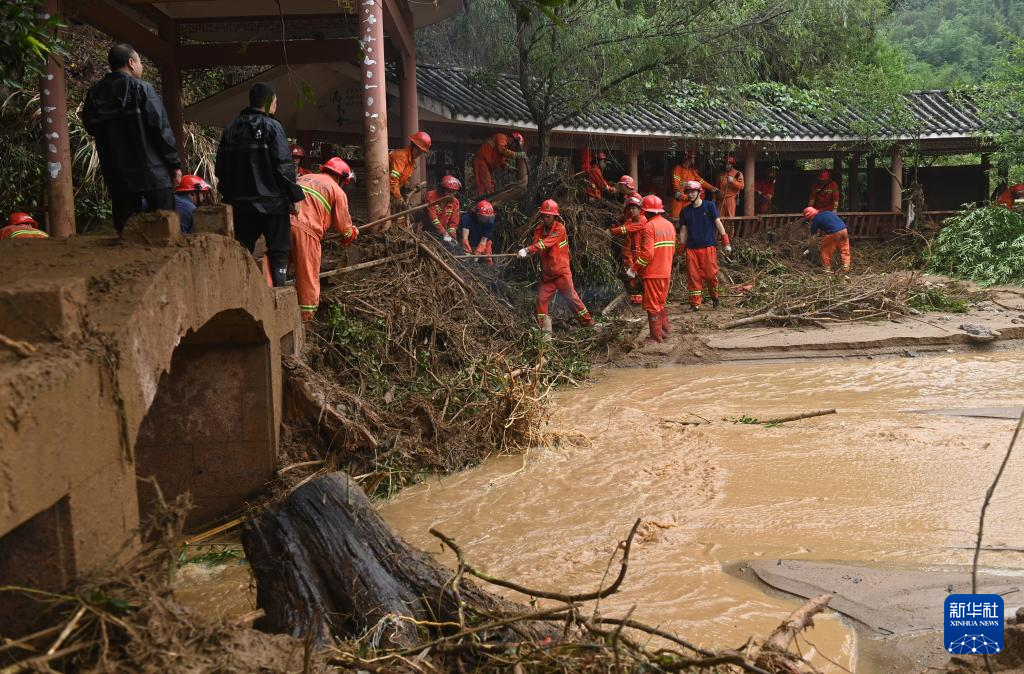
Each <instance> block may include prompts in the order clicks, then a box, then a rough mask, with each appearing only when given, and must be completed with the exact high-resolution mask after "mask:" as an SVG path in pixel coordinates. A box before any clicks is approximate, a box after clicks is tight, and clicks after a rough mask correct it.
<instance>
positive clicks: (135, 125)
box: [82, 44, 181, 234]
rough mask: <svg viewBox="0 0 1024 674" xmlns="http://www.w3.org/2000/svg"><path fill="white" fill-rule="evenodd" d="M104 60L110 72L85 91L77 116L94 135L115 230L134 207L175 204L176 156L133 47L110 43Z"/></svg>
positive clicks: (171, 136)
mask: <svg viewBox="0 0 1024 674" xmlns="http://www.w3.org/2000/svg"><path fill="white" fill-rule="evenodd" d="M107 63H108V64H109V65H110V72H109V73H107V75H106V76H105V77H104V78H103V79H102V80H100V81H99V82H97V83H96V84H94V85H93V87H92V88H91V89H89V93H88V94H86V96H85V107H84V108H83V110H82V120H83V122H84V123H85V129H86V131H88V132H89V134H90V135H91V136H92V137H93V138H95V139H96V152H97V153H98V154H99V156H100V168H101V169H102V170H103V179H104V180H105V181H106V183H107V191H108V192H110V202H111V210H112V211H113V215H114V227H115V228H117V233H118V234H120V233H121V232H122V231H123V230H124V225H125V223H126V222H127V221H128V218H129V217H131V216H132V215H135V214H136V213H141V212H142V211H143V210H149V211H153V210H157V209H164V210H168V211H173V210H174V188H175V187H176V186H177V185H178V182H179V181H180V180H181V161H180V160H179V159H178V148H177V145H176V144H175V141H174V132H173V131H172V130H171V125H170V122H169V121H168V119H167V111H166V110H165V109H164V105H163V103H161V102H160V97H159V96H158V95H157V93H156V89H154V88H153V85H152V84H150V83H149V82H144V81H142V80H140V79H139V78H140V77H142V59H141V58H139V54H138V52H136V51H135V49H133V48H132V46H131V45H129V44H117V45H114V46H113V47H111V49H110V51H109V52H108V53H107ZM144 200H145V201H144Z"/></svg>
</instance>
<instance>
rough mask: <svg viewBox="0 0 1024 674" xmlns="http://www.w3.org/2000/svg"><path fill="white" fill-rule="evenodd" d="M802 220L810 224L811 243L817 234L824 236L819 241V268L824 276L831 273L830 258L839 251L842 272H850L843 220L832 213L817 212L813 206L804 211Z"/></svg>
mask: <svg viewBox="0 0 1024 674" xmlns="http://www.w3.org/2000/svg"><path fill="white" fill-rule="evenodd" d="M804 220H810V222H811V241H812V242H813V240H814V237H815V235H816V234H818V233H819V232H820V233H822V234H824V235H825V236H824V237H823V238H822V239H821V244H820V246H819V250H820V252H821V266H822V267H823V268H824V269H825V273H826V274H831V273H832V257H833V256H834V255H835V254H836V251H839V259H840V260H842V263H843V271H844V272H845V271H850V232H849V230H848V229H847V228H846V223H845V222H843V219H842V218H840V217H839V216H838V215H836V214H835V212H833V211H819V210H818V209H817V208H814V207H813V206H808V207H807V208H805V209H804Z"/></svg>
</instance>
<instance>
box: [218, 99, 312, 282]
mask: <svg viewBox="0 0 1024 674" xmlns="http://www.w3.org/2000/svg"><path fill="white" fill-rule="evenodd" d="M276 109H277V96H276V95H275V94H274V90H273V89H272V88H271V87H270V85H269V84H266V83H264V82H257V83H256V84H254V85H253V86H252V88H251V89H250V90H249V107H247V108H245V109H244V110H242V112H240V113H239V115H238V117H236V118H235V120H234V121H233V122H231V124H230V125H229V126H228V127H226V128H225V129H224V133H223V134H222V135H221V137H220V147H219V148H217V167H216V172H217V180H218V181H219V182H218V184H217V189H218V191H219V192H220V193H221V195H222V196H223V197H224V201H226V202H227V203H229V204H231V207H232V209H233V211H234V221H235V238H236V239H238V240H239V241H241V242H242V244H244V245H245V247H246V248H248V249H249V251H250V252H251V251H253V250H254V249H255V247H256V240H257V239H258V238H259V237H260V236H261V235H262V236H263V238H264V239H265V240H266V244H267V259H268V261H269V263H270V278H271V280H272V282H273V284H274V285H275V286H282V285H284V282H285V277H286V275H287V273H288V253H289V251H290V250H291V222H290V220H289V214H290V213H294V212H297V206H295V204H297V203H298V202H301V201H302V200H303V199H304V198H305V195H304V194H303V192H302V189H301V188H300V187H299V186H298V185H297V184H296V183H295V179H296V176H295V164H294V163H292V155H291V151H290V150H289V149H288V138H287V136H286V135H285V132H284V129H283V128H282V127H281V123H280V122H278V121H277V120H276V119H274V118H273V117H271V115H273V114H274V111H275V110H276Z"/></svg>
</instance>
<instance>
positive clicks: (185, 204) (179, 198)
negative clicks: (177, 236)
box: [174, 194, 196, 234]
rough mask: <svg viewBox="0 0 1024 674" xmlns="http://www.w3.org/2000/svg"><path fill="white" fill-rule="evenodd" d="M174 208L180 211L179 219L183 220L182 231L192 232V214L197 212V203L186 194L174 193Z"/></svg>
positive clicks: (184, 232) (183, 232)
mask: <svg viewBox="0 0 1024 674" xmlns="http://www.w3.org/2000/svg"><path fill="white" fill-rule="evenodd" d="M174 209H175V210H176V211H178V219H179V220H181V233H182V234H191V233H192V214H193V213H195V212H196V205H195V204H193V203H192V200H191V199H189V198H188V197H187V196H186V195H184V194H175V195H174Z"/></svg>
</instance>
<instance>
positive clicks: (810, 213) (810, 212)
mask: <svg viewBox="0 0 1024 674" xmlns="http://www.w3.org/2000/svg"><path fill="white" fill-rule="evenodd" d="M819 212H820V211H819V210H818V209H817V208H815V207H814V206H808V207H807V208H805V209H804V220H810V219H811V218H813V217H814V216H815V215H817V214H818V213H819Z"/></svg>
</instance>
